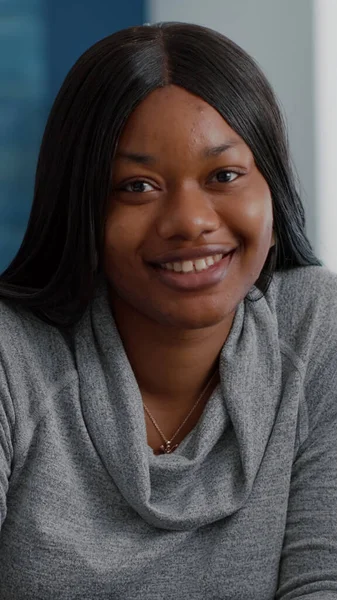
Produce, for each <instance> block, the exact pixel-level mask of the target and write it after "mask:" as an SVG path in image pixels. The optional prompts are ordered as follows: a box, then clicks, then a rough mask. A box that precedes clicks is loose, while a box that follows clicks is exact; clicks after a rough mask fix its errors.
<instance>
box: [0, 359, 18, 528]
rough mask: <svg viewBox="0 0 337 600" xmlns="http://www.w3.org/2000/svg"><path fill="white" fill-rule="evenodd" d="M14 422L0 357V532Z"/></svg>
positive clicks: (10, 458) (4, 514)
mask: <svg viewBox="0 0 337 600" xmlns="http://www.w3.org/2000/svg"><path fill="white" fill-rule="evenodd" d="M14 420H15V418H14V410H13V405H12V402H11V397H10V393H9V389H8V383H7V378H6V375H5V372H4V369H3V365H2V364H1V356H0V530H1V527H2V525H3V522H4V520H5V518H6V514H7V507H6V497H7V492H8V486H9V478H10V474H11V464H12V460H13V442H12V439H13V429H14ZM0 535H1V533H0Z"/></svg>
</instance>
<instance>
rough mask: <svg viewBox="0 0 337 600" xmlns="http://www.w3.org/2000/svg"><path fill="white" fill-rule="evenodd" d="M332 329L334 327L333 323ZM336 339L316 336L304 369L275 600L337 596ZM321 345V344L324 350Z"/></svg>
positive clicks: (322, 599) (326, 599)
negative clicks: (302, 426)
mask: <svg viewBox="0 0 337 600" xmlns="http://www.w3.org/2000/svg"><path fill="white" fill-rule="evenodd" d="M333 316H334V314H333ZM330 321H331V315H330ZM333 328H334V329H335V330H336V329H337V327H336V326H335V325H334V327H333ZM319 337H321V336H319ZM334 337H335V336H334V335H332V336H331V335H329V334H328V333H327V335H326V336H324V337H323V339H322V337H321V340H320V341H321V344H320V346H319V347H318V339H317V338H316V340H315V344H314V347H315V348H316V351H315V352H314V355H315V356H314V360H313V361H312V362H311V368H308V376H307V383H306V385H305V395H306V407H307V417H308V422H307V431H308V434H307V437H306V439H305V440H304V441H303V442H302V444H301V445H300V447H299V449H298V452H297V455H296V456H295V460H294V463H293V469H292V476H291V484H290V494H289V502H288V512H287V522H286V530H285V536H284V540H283V549H282V555H281V562H280V570H279V581H278V589H277V593H276V596H275V600H292V599H293V598H297V599H301V600H337V347H336V345H335V342H334V339H333V338H334ZM326 344H327V345H328V347H327V345H326ZM322 345H323V346H325V347H324V349H323V352H322Z"/></svg>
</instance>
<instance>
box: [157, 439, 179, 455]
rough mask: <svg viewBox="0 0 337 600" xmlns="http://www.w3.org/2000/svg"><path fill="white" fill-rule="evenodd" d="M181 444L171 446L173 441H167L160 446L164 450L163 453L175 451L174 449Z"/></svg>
mask: <svg viewBox="0 0 337 600" xmlns="http://www.w3.org/2000/svg"><path fill="white" fill-rule="evenodd" d="M178 445H179V444H175V445H174V446H171V442H170V441H168V442H165V445H163V446H160V450H161V452H162V454H171V452H174V450H175V449H176V448H178Z"/></svg>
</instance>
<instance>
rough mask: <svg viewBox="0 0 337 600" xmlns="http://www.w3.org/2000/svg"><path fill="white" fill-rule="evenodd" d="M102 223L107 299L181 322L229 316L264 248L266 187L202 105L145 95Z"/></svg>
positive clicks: (247, 155)
mask: <svg viewBox="0 0 337 600" xmlns="http://www.w3.org/2000/svg"><path fill="white" fill-rule="evenodd" d="M113 190H114V191H113V194H112V196H111V199H110V203H109V210H108V218H107V223H106V230H105V258H104V261H105V265H104V267H105V273H106V276H107V278H108V282H109V285H110V289H111V294H112V297H116V295H117V297H118V302H119V306H120V305H121V303H122V305H125V303H126V304H127V305H128V308H130V307H131V308H132V309H133V311H136V312H138V313H141V314H142V315H143V316H146V317H148V318H150V319H152V320H154V321H156V322H158V323H161V324H169V325H171V326H175V327H178V328H182V329H196V328H202V327H208V326H212V325H216V324H218V323H220V322H222V321H224V320H226V319H229V318H231V319H232V316H233V313H234V311H235V308H236V306H237V304H238V303H239V302H240V301H241V300H242V298H243V297H244V296H245V295H246V294H247V292H248V291H249V289H250V288H251V286H252V285H253V284H254V283H255V281H256V280H257V279H258V277H259V274H260V272H261V269H262V267H263V265H264V262H265V260H266V257H267V255H268V251H269V248H270V246H271V245H272V226H273V211H272V201H271V195H270V191H269V187H268V185H267V183H266V181H265V179H264V178H263V177H262V175H261V173H260V172H259V171H258V169H257V167H256V165H255V162H254V158H253V155H252V153H251V151H250V149H249V148H248V146H247V145H246V144H245V142H244V141H243V140H242V139H241V138H240V136H239V135H238V134H236V133H235V132H234V131H233V130H232V129H231V128H230V127H229V125H228V124H227V123H226V121H225V120H224V119H223V118H222V117H221V116H220V114H219V113H218V112H217V111H216V110H215V109H214V108H212V107H211V106H210V105H209V104H207V103H206V102H204V101H203V100H201V99H200V98H199V97H197V96H194V95H193V94H190V93H189V92H187V91H186V90H184V89H183V88H180V87H177V86H173V85H172V86H168V87H165V88H161V89H158V90H156V91H154V92H152V93H151V94H150V95H149V96H148V97H147V98H146V99H145V100H144V101H143V102H141V104H140V105H139V106H138V107H137V108H136V109H135V111H134V112H133V114H132V115H131V117H130V118H129V120H128V122H127V124H126V126H125V128H124V131H123V133H122V135H121V138H120V141H119V145H118V149H117V155H116V158H115V161H114V165H113Z"/></svg>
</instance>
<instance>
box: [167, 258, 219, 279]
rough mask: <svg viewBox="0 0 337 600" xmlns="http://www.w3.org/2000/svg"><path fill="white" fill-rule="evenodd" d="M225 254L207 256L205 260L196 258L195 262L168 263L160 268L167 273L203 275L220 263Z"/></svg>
mask: <svg viewBox="0 0 337 600" xmlns="http://www.w3.org/2000/svg"><path fill="white" fill-rule="evenodd" d="M224 256H225V255H224V254H214V255H210V256H205V257H204V258H196V259H194V260H182V261H176V262H167V263H162V264H160V265H159V268H161V269H165V270H167V271H174V272H175V273H182V274H184V275H186V274H188V273H201V272H202V271H207V270H208V269H210V268H211V267H213V265H215V264H216V263H218V262H220V261H221V260H222V259H223V257H224Z"/></svg>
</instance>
